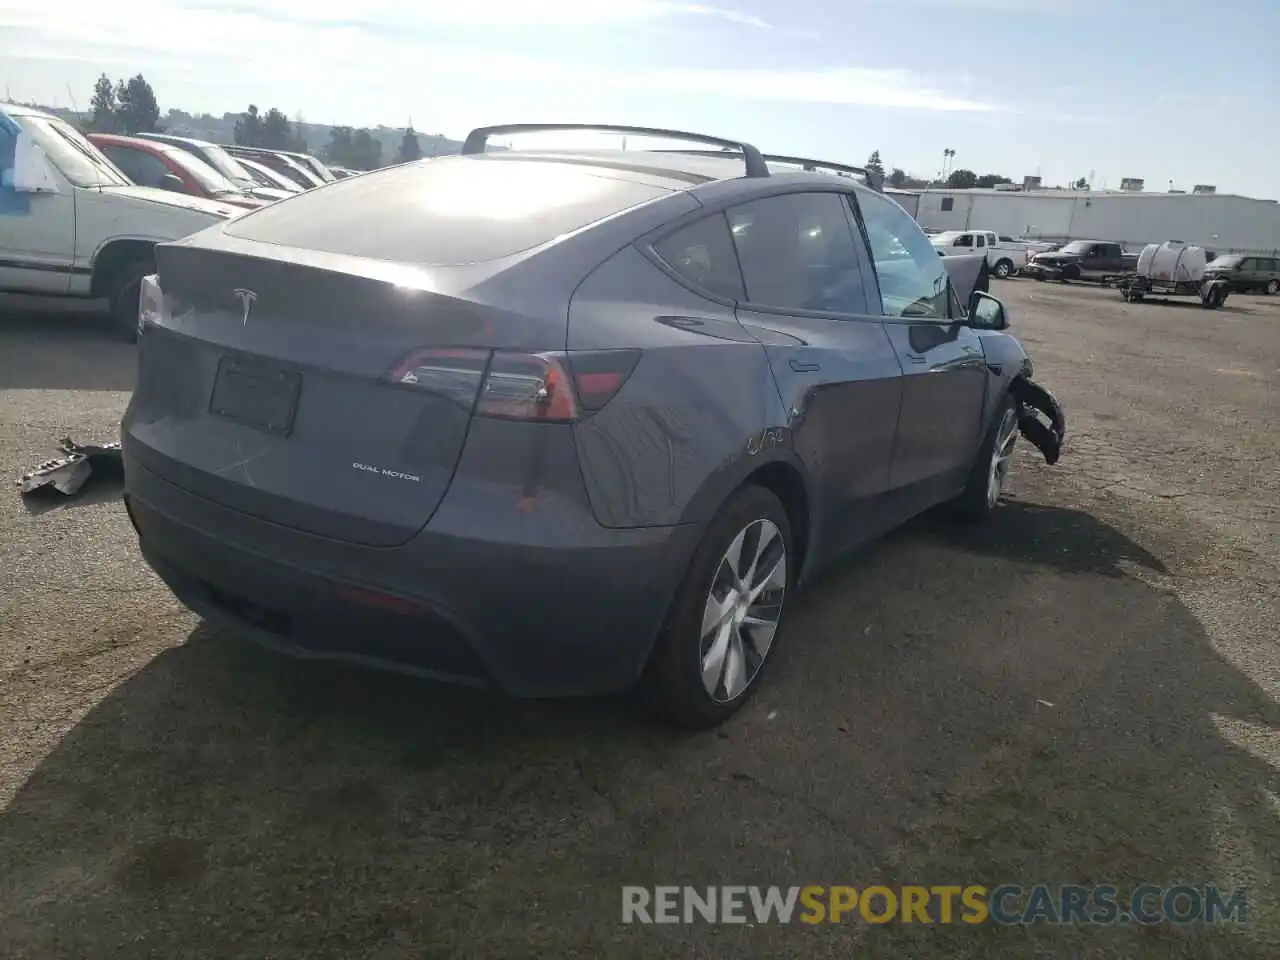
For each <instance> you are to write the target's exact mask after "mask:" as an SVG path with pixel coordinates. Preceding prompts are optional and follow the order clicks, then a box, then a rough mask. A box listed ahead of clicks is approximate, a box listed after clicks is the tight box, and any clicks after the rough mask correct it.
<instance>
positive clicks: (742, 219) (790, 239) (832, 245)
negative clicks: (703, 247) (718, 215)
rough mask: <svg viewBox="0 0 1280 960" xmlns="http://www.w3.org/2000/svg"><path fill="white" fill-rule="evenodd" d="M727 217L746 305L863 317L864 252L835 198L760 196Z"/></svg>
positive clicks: (866, 305)
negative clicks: (740, 271) (738, 263)
mask: <svg viewBox="0 0 1280 960" xmlns="http://www.w3.org/2000/svg"><path fill="white" fill-rule="evenodd" d="M727 216H728V220H729V229H730V232H731V234H732V237H733V243H734V246H735V248H736V250H737V253H738V260H739V262H740V263H741V264H742V277H743V280H744V281H745V283H746V291H747V301H748V302H749V303H751V304H753V305H756V306H762V307H774V308H778V309H783V310H801V311H806V312H817V313H840V314H866V313H868V312H869V310H870V303H869V298H868V296H867V291H866V289H865V286H864V282H865V276H867V275H864V272H863V267H864V263H865V253H863V252H860V249H863V250H864V249H865V248H863V247H862V243H861V239H860V238H858V237H856V235H855V233H854V228H853V224H852V222H851V220H850V212H849V206H848V201H847V200H846V199H845V197H844V195H843V194H840V193H792V194H786V195H784V196H779V197H767V198H765V199H763V200H755V201H753V202H751V203H744V204H741V205H739V206H736V207H731V208H730V209H729V210H728V212H727ZM932 249H933V248H932V247H930V250H931V251H932ZM933 257H934V259H935V260H937V258H938V257H937V254H936V253H934V254H933Z"/></svg>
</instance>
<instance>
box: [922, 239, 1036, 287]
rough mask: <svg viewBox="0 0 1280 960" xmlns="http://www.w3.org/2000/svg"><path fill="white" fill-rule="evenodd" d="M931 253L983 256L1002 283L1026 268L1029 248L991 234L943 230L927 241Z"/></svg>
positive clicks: (1027, 245) (948, 255)
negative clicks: (931, 250)
mask: <svg viewBox="0 0 1280 960" xmlns="http://www.w3.org/2000/svg"><path fill="white" fill-rule="evenodd" d="M929 240H930V241H931V242H932V243H933V246H934V249H936V250H937V251H938V253H940V254H942V255H943V256H947V257H950V256H955V255H956V254H962V253H985V254H986V255H987V264H988V265H989V266H990V267H991V272H992V274H994V275H995V276H997V277H999V278H1000V279H1001V280H1003V279H1004V278H1005V277H1010V276H1013V274H1015V273H1017V272H1018V271H1019V270H1021V269H1022V268H1023V267H1025V266H1026V265H1027V254H1028V253H1029V252H1032V251H1031V250H1030V245H1029V244H1023V243H1019V242H1018V241H1017V240H1014V239H1013V238H1012V237H1003V236H1000V235H999V234H997V233H995V232H994V231H992V230H944V231H942V232H941V233H935V234H934V235H933V236H931V237H930V238H929Z"/></svg>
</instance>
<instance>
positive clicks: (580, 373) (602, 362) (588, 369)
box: [569, 350, 640, 411]
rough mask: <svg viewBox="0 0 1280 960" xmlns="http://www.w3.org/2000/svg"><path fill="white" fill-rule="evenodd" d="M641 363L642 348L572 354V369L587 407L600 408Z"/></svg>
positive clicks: (575, 382)
mask: <svg viewBox="0 0 1280 960" xmlns="http://www.w3.org/2000/svg"><path fill="white" fill-rule="evenodd" d="M639 362H640V351H639V350H596V351H591V352H584V353H571V354H569V368H570V369H571V370H572V371H573V384H574V386H575V387H576V388H577V391H578V402H579V404H580V405H581V406H582V409H583V410H589V411H594V410H599V409H601V408H602V407H603V406H604V405H605V404H606V403H608V402H609V401H610V400H612V399H613V397H614V394H616V393H617V392H618V391H619V390H621V389H622V385H623V384H624V383H626V382H627V378H628V377H629V376H631V371H633V370H634V369H635V368H636V364H637V363H639Z"/></svg>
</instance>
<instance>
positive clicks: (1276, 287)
mask: <svg viewBox="0 0 1280 960" xmlns="http://www.w3.org/2000/svg"><path fill="white" fill-rule="evenodd" d="M1263 292H1264V293H1266V295H1267V296H1268V297H1274V296H1275V295H1276V294H1277V293H1280V280H1268V281H1267V286H1266V288H1265V289H1264V291H1263Z"/></svg>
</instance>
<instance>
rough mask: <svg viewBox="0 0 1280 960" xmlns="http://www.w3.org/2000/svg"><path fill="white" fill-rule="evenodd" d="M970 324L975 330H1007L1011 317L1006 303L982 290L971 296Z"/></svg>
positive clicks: (974, 292)
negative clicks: (1007, 315) (1006, 312)
mask: <svg viewBox="0 0 1280 960" xmlns="http://www.w3.org/2000/svg"><path fill="white" fill-rule="evenodd" d="M969 326H971V327H973V328H974V329H975V330H1007V329H1008V328H1009V319H1008V317H1006V316H1005V311H1004V304H1003V303H1001V302H1000V301H999V300H997V299H996V298H995V297H993V296H991V294H989V293H983V292H982V291H981V290H975V291H973V293H972V294H971V295H970V296H969Z"/></svg>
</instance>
